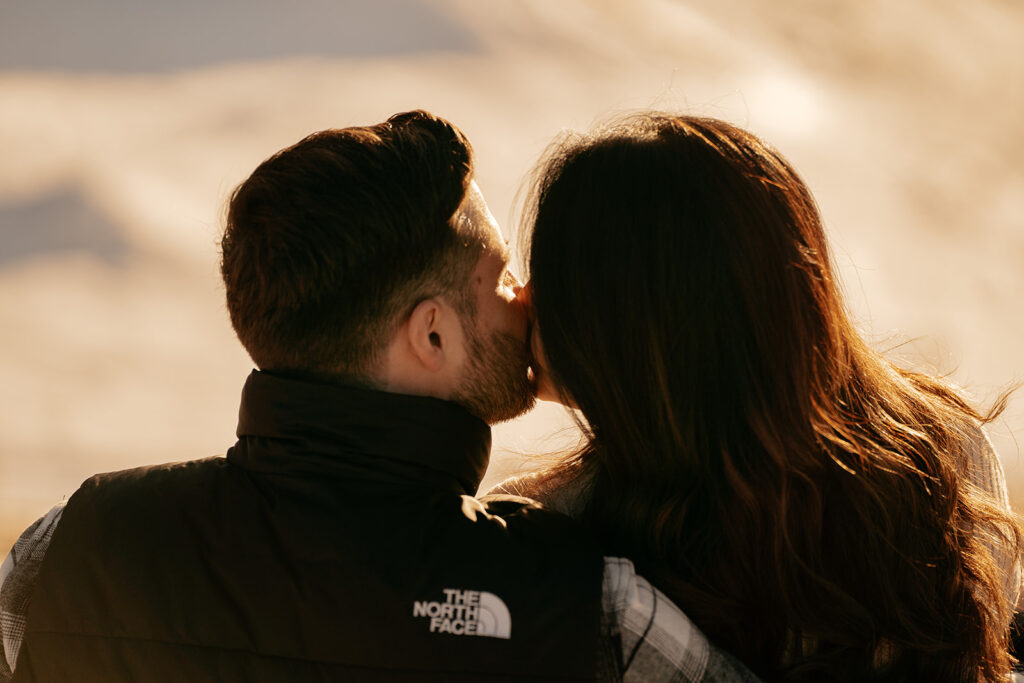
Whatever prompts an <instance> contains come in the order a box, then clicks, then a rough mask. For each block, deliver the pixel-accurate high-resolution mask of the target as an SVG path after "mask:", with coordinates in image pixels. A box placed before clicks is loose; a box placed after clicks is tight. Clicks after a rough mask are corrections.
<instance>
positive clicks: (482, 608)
mask: <svg viewBox="0 0 1024 683" xmlns="http://www.w3.org/2000/svg"><path fill="white" fill-rule="evenodd" d="M443 592H444V601H443V602H440V601H429V600H417V601H415V602H414V603H413V605H412V615H413V616H414V617H424V618H426V619H429V620H430V632H431V633H451V634H453V635H456V636H488V637H491V638H509V637H511V631H512V616H511V614H510V613H509V611H508V607H507V606H506V605H505V602H504V601H503V600H502V599H501V598H499V597H498V596H497V595H495V594H494V593H488V592H487V591H472V590H459V589H458V588H445V589H444V591H443Z"/></svg>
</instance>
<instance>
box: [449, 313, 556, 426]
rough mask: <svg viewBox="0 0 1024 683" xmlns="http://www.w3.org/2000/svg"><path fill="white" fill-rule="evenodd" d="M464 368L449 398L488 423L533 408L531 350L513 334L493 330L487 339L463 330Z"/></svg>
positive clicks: (504, 419) (518, 414) (514, 415)
mask: <svg viewBox="0 0 1024 683" xmlns="http://www.w3.org/2000/svg"><path fill="white" fill-rule="evenodd" d="M466 337H467V351H468V358H467V364H468V365H467V371H466V376H465V377H464V378H463V380H462V382H461V383H460V384H459V388H458V389H457V390H456V391H455V393H454V394H453V395H452V400H453V401H455V402H456V403H458V404H459V405H461V406H462V407H464V408H465V409H466V410H468V411H469V412H471V413H473V414H474V415H476V416H477V417H479V418H480V419H481V420H483V421H484V422H487V423H488V424H497V423H498V422H505V421H506V420H511V419H513V418H516V417H519V416H520V415H522V414H524V413H526V412H527V411H529V410H530V409H531V408H533V405H534V403H535V402H536V398H537V397H536V392H535V389H534V386H533V382H532V380H531V378H530V373H529V367H530V353H529V350H528V348H527V346H526V345H525V344H524V343H523V342H522V341H520V340H518V339H516V338H515V337H514V336H512V335H510V334H507V333H504V332H493V333H492V334H491V335H490V338H489V339H486V340H485V339H484V338H483V335H481V334H480V333H478V332H477V331H476V330H468V329H467V330H466Z"/></svg>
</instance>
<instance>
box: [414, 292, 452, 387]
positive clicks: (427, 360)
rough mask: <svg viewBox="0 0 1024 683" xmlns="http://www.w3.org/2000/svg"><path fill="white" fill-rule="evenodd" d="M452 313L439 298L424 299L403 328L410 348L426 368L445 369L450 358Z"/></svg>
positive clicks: (432, 370) (436, 370)
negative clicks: (449, 318)
mask: <svg viewBox="0 0 1024 683" xmlns="http://www.w3.org/2000/svg"><path fill="white" fill-rule="evenodd" d="M451 314H452V311H451V309H449V308H448V307H446V306H444V305H442V304H441V303H440V302H439V301H438V300H437V299H424V300H423V301H421V302H419V303H418V304H416V308H414V309H412V314H410V315H409V320H408V323H407V324H406V325H405V330H404V333H405V334H406V335H407V340H406V341H407V342H408V348H409V351H410V352H411V353H412V355H413V357H414V358H415V359H416V360H418V361H419V362H420V364H421V365H422V366H423V368H424V369H425V370H428V371H430V372H439V371H441V370H442V369H444V366H445V361H446V360H448V361H450V360H451V358H448V357H447V356H449V355H450V352H451V345H452V342H453V340H452V339H451V338H450V322H451V321H449V320H448V317H449V316H450V315H451Z"/></svg>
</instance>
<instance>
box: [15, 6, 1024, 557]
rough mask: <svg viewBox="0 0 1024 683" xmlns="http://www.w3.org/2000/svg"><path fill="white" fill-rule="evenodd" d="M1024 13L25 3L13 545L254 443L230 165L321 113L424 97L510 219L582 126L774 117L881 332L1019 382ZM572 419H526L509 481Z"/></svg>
mask: <svg viewBox="0 0 1024 683" xmlns="http://www.w3.org/2000/svg"><path fill="white" fill-rule="evenodd" d="M1021 35H1024V5H1021V4H1020V3H1018V2H1015V1H1012V0H975V1H974V2H971V3H964V2H954V1H952V0H905V1H904V2H901V3H891V2H885V1H884V0H860V1H858V2H852V1H844V0H832V1H822V0H814V1H812V0H787V1H785V2H783V1H780V2H771V3H768V2H754V1H753V0H629V1H626V0H587V1H584V0H557V1H554V0H523V1H517V2H510V1H509V0H501V1H498V0H436V1H429V0H386V1H384V0H375V1H370V0H367V1H366V2H351V1H350V2H336V1H329V0H304V1H302V2H296V3H287V4H286V3H272V2H270V1H269V0H254V1H246V0H221V1H220V2H215V3H199V2H195V1H184V2H179V3H136V2H132V1H131V0H93V1H92V2H89V3H72V2H68V1H63V2H62V1H59V0H35V1H34V2H28V0H9V1H8V2H5V3H3V4H2V5H0V547H2V550H0V554H2V553H3V552H6V549H7V547H9V545H10V543H11V542H13V539H14V538H15V536H16V535H17V533H18V532H19V531H20V530H21V529H22V528H23V527H24V526H26V525H27V524H29V523H30V522H31V521H32V520H34V519H35V518H36V517H37V516H39V515H41V514H42V513H43V512H44V511H45V510H47V509H48V508H49V507H50V506H51V505H52V504H54V503H55V502H56V501H58V500H59V499H60V498H61V497H62V496H64V495H67V494H70V493H71V492H72V491H73V490H74V489H75V488H76V487H77V486H78V484H79V483H80V481H81V480H82V479H84V478H85V477H87V476H88V475H90V474H92V473H94V472H98V471H105V470H111V469H118V468H125V467H131V466H136V465H141V464H146V463H154V462H162V461H170V460H183V459H190V458H196V457H203V456H207V455H212V454H217V453H223V452H224V450H225V449H226V448H227V447H228V446H230V445H231V444H232V443H233V441H234V427H235V419H236V414H237V412H236V411H237V400H238V394H239V390H240V388H241V384H242V382H243V380H244V378H245V376H246V374H247V373H248V371H249V369H250V367H251V366H250V363H249V361H248V359H247V357H246V356H245V354H244V352H243V351H242V350H241V348H240V347H239V345H238V344H237V343H236V341H235V340H234V337H233V334H232V331H231V329H230V326H229V324H228V321H227V316H226V313H225V311H224V306H223V303H222V290H221V287H220V284H219V282H218V277H217V252H216V244H217V238H218V232H219V226H220V220H221V215H222V209H223V206H224V203H225V201H226V198H227V196H228V194H229V192H230V191H231V189H232V188H233V187H234V186H235V185H236V184H237V183H238V182H240V181H241V180H242V179H243V178H244V177H245V176H246V175H247V174H248V173H249V172H250V171H251V170H252V169H253V168H254V167H255V165H256V164H257V163H258V162H259V161H261V160H262V159H263V158H265V157H266V156H268V155H269V154H271V153H272V152H274V151H276V150H277V149H279V148H281V147H283V146H285V145H288V144H290V143H292V142H294V141H296V140H298V139H299V138H300V137H302V136H303V135H305V134H307V133H309V132H311V131H313V130H318V129H322V128H327V127H332V126H333V127H337V126H347V125H355V124H368V123H375V122H378V121H380V120H382V119H384V118H385V117H387V116H388V115H390V114H392V113H394V112H396V111H401V110H406V109H411V108H417V107H422V108H427V109H430V110H433V111H435V112H436V113H438V114H441V115H443V116H446V117H448V118H450V119H452V120H453V121H455V122H456V123H457V124H459V125H460V126H461V127H462V128H463V129H464V130H465V131H466V133H467V134H468V135H469V137H470V138H471V139H472V141H473V143H474V145H475V147H476V150H477V154H478V160H479V166H478V180H479V183H480V186H481V188H482V189H483V192H484V194H485V195H486V196H487V197H488V199H489V201H490V203H491V206H492V209H493V211H494V213H495V215H496V216H497V217H498V218H499V220H501V221H503V223H504V224H505V227H506V231H507V232H508V233H509V236H513V235H514V233H515V231H516V228H517V225H516V214H515V210H514V200H515V198H516V194H517V191H518V190H519V188H520V187H521V184H522V181H523V179H524V177H525V175H526V174H527V173H528V171H529V169H530V168H531V167H532V164H533V162H534V161H535V159H536V158H537V156H538V155H539V153H540V152H541V151H542V150H543V148H544V147H545V146H546V144H547V143H548V141H549V140H550V139H551V138H552V136H554V135H555V134H556V133H557V132H558V131H559V130H560V129H562V128H564V127H577V128H579V127H583V128H586V127H588V126H589V125H590V124H591V123H593V122H594V121H596V120H599V119H601V118H604V117H607V116H609V115H613V114H615V113H617V112H621V111H624V110H632V109H637V108H648V107H660V108H670V109H676V110H685V111H688V112H691V113H700V114H705V115H711V116H717V117H720V118H725V119H728V120H730V121H733V122H735V123H738V124H740V125H743V126H746V127H748V128H750V129H752V130H754V131H755V132H757V133H759V134H761V135H762V136H764V137H766V138H767V139H768V140H770V141H771V142H773V143H774V144H775V145H776V146H778V147H779V148H780V149H781V150H782V151H783V153H784V154H786V155H787V156H788V157H789V158H790V160H791V161H792V162H793V163H794V164H795V165H796V167H797V168H798V169H799V170H800V171H801V172H802V173H803V175H804V176H805V178H806V180H807V181H808V183H809V184H810V186H811V188H812V189H813V190H814V192H815V194H816V196H817V198H818V200H819V202H820V204H821V207H822V211H823V213H824V216H825V219H826V223H827V225H828V227H829V229H830V234H831V236H832V239H833V245H834V247H835V253H836V257H837V260H838V262H839V264H840V267H841V269H842V272H843V277H844V282H845V285H846V289H847V293H848V298H849V301H850V306H851V309H852V310H853V312H854V313H855V315H856V317H857V319H858V320H859V321H860V323H861V325H862V328H863V329H864V331H865V333H866V334H868V335H869V337H870V338H871V339H873V340H875V341H876V342H877V343H878V344H879V345H880V346H882V347H884V348H893V347H895V346H896V345H897V344H899V342H901V341H903V340H907V339H911V340H914V341H912V342H910V343H908V344H905V345H903V346H900V347H899V348H898V349H897V350H896V351H895V353H896V354H897V355H898V356H899V357H900V359H901V360H902V362H904V363H908V364H912V365H915V366H917V367H920V368H925V369H932V370H938V371H941V372H952V373H953V377H954V378H955V379H956V381H958V382H959V383H960V384H961V385H962V386H964V387H965V388H966V390H967V391H969V392H970V393H971V394H972V395H973V396H974V397H975V398H976V399H977V400H979V401H981V402H983V403H984V402H985V401H990V400H991V399H992V398H993V397H994V396H995V395H996V394H997V393H998V391H999V389H1000V388H1002V387H1004V386H1005V385H1006V384H1007V383H1009V382H1011V381H1012V380H1014V379H1018V378H1022V377H1024V344H1022V339H1024V318H1022V316H1021V315H1020V310H1021V305H1020V297H1021V294H1022V293H1024V162H1022V161H1021V160H1022V159H1024V117H1022V116H1021V111H1022V109H1024V87H1022V86H1024V60H1022V58H1021V56H1020V49H1019V37H1020V36H1021ZM566 425H567V421H566V420H565V418H564V416H563V415H562V413H561V412H560V411H559V410H558V409H556V408H554V407H552V406H547V405H546V406H543V407H542V408H540V409H538V410H536V411H535V412H534V413H533V414H531V415H529V416H527V417H526V418H523V419H522V420H519V421H516V422H514V423H510V424H506V425H502V426H499V427H498V428H497V429H496V430H495V458H494V460H493V466H492V470H491V472H489V474H488V479H487V482H486V483H487V484H489V483H491V482H494V481H495V480H497V479H499V478H500V477H502V476H504V475H505V474H507V473H509V472H510V471H512V470H514V469H515V468H517V467H522V466H524V464H525V465H528V458H527V457H526V456H527V455H528V454H530V453H534V452H538V451H542V450H546V449H549V448H553V447H557V446H558V444H560V443H565V442H566V440H569V441H571V440H572V437H571V434H567V433H566V432H565V431H564V428H565V426H566ZM560 429H561V430H563V431H562V433H561V436H560V437H559V438H556V439H554V440H552V439H548V438H546V435H548V434H550V433H552V432H554V431H556V430H560ZM1021 434H1024V396H1018V397H1017V399H1016V400H1015V401H1014V402H1013V403H1012V404H1011V407H1010V410H1009V411H1007V413H1006V414H1005V416H1004V418H1003V419H1002V420H1001V421H1000V422H998V423H996V424H995V425H993V427H992V436H993V439H994V441H995V443H996V446H997V448H998V450H999V451H1000V453H1001V455H1002V458H1003V462H1004V465H1005V467H1006V470H1007V474H1008V477H1009V481H1010V490H1011V496H1012V497H1013V499H1014V501H1015V504H1016V507H1018V509H1019V508H1022V507H1024V466H1022V462H1021V454H1020V453H1021V450H1020V447H1019V445H1018V442H1017V440H1018V438H1019V436H1020V435H1021Z"/></svg>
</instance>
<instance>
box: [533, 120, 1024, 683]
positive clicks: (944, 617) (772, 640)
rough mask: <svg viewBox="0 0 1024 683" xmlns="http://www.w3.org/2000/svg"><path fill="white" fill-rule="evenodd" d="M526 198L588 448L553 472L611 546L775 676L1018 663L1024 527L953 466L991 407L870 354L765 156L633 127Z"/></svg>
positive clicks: (544, 311) (811, 220) (899, 673)
mask: <svg viewBox="0 0 1024 683" xmlns="http://www.w3.org/2000/svg"><path fill="white" fill-rule="evenodd" d="M531 204H532V208H531V209H530V211H529V212H528V216H527V219H528V221H529V223H530V224H532V230H531V250H530V276H531V278H532V282H533V302H534V306H535V314H536V321H537V324H538V326H539V330H540V331H541V332H542V334H543V341H544V350H545V355H546V356H547V361H548V363H549V368H548V369H549V371H550V374H551V377H552V379H553V381H554V383H555V385H556V386H557V387H559V390H560V391H562V392H563V393H564V395H565V397H566V399H567V400H569V401H571V402H572V403H574V404H575V405H576V406H578V408H579V411H580V413H581V414H582V418H583V426H584V428H585V430H586V433H587V436H588V440H589V442H588V443H587V445H586V446H585V447H584V448H583V449H582V450H581V451H579V452H576V453H574V454H573V455H571V456H569V457H566V458H565V459H564V460H563V461H561V462H560V463H559V464H557V465H556V466H555V467H554V468H553V469H552V470H551V471H549V472H548V475H549V476H551V477H562V476H565V475H569V476H573V477H577V476H580V477H582V479H581V480H585V481H587V482H589V484H588V485H589V497H588V498H587V503H586V507H585V510H584V512H583V514H582V519H583V520H584V522H585V523H586V524H587V525H588V526H590V527H591V528H592V529H593V530H594V531H595V532H596V533H597V535H598V536H599V538H600V539H601V541H602V543H603V544H604V547H605V550H606V552H608V553H613V554H622V555H625V556H628V557H630V558H632V559H633V560H634V561H635V562H636V563H637V565H638V567H639V568H640V570H641V571H642V572H644V573H645V574H647V575H648V576H649V577H650V578H651V579H652V580H653V581H654V583H655V584H656V585H657V586H658V587H659V588H660V589H661V590H663V591H664V592H665V593H667V594H668V595H669V596H670V597H671V598H672V599H673V600H674V601H675V602H676V603H677V604H678V605H679V606H680V607H681V608H682V609H683V610H684V611H685V612H686V613H687V615H688V616H689V617H690V618H692V619H693V620H694V621H695V622H696V623H697V624H698V625H699V626H700V628H701V629H702V630H703V631H704V632H705V633H706V634H707V635H708V636H709V638H710V639H711V640H712V641H713V642H715V643H716V644H718V645H720V646H721V647H723V648H725V649H726V650H728V651H730V652H732V653H734V654H735V655H737V656H738V657H740V658H741V659H742V660H743V661H744V662H745V663H747V665H748V666H750V667H751V668H752V669H753V670H754V671H755V672H757V673H758V674H759V675H761V676H763V677H765V678H766V679H768V680H787V681H811V680H813V681H821V680H851V681H854V680H855V681H866V680H915V681H916V680H922V681H923V680H928V681H977V680H984V681H995V680H997V679H1000V677H1001V676H1004V675H1005V672H1007V671H1009V668H1010V665H1011V661H1012V660H1011V658H1010V655H1009V654H1008V652H1007V642H1008V641H1007V638H1008V624H1009V621H1010V618H1011V615H1012V609H1013V607H1012V605H1010V604H1009V599H1008V597H1007V585H1008V583H1007V582H1008V577H1007V576H1006V574H1005V571H1004V565H1006V564H1010V565H1012V564H1013V558H1017V557H1019V555H1020V551H1021V544H1022V541H1021V539H1022V533H1024V532H1022V527H1021V525H1020V522H1019V520H1018V519H1017V518H1015V517H1014V516H1013V515H1012V514H1010V513H1008V512H1007V511H1006V510H1005V509H1004V508H1002V507H1000V505H999V504H998V501H996V500H994V499H993V498H992V497H991V496H990V495H989V494H987V493H986V492H984V491H983V490H981V489H980V488H979V487H978V486H976V485H974V484H972V483H971V481H970V476H969V475H970V473H969V472H967V468H968V467H969V463H970V462H971V460H972V458H971V455H972V454H971V449H972V448H976V447H978V446H977V444H978V441H979V440H982V441H983V440H984V436H983V435H982V433H981V430H980V426H981V424H982V423H984V422H985V421H986V420H987V419H991V418H992V417H993V416H994V415H995V414H997V413H998V412H999V410H1001V408H1002V406H1003V405H1005V396H1004V398H1003V399H1001V401H1000V402H998V403H997V406H996V408H995V409H994V410H993V411H991V412H990V413H989V414H988V415H981V414H979V412H978V411H977V410H976V409H974V408H972V407H971V406H970V405H969V404H968V403H967V402H966V401H965V400H964V399H963V398H961V396H960V395H959V394H958V392H957V391H956V390H955V389H954V388H952V387H951V386H950V385H949V384H947V383H946V382H944V381H942V380H940V379H936V378H933V377H929V376H926V375H923V374H918V373H914V372H910V371H907V370H905V369H901V368H899V367H897V366H896V365H894V364H893V363H892V362H890V361H889V360H887V359H886V358H884V357H883V356H882V355H880V354H879V353H878V352H876V351H875V350H873V349H872V348H871V347H870V346H869V345H868V344H867V343H866V342H865V341H864V339H863V338H862V337H861V335H860V334H859V333H858V332H857V330H856V329H855V327H854V325H853V324H852V323H851V321H850V317H849V316H848V314H847V312H846V310H845V307H844V303H843V299H842V296H841V294H840V289H839V287H838V284H837V282H836V277H835V275H834V268H833V265H832V264H831V263H830V257H829V250H828V247H827V244H826V238H825V234H824V231H823V228H822V223H821V219H820V216H819V212H818V209H817V207H816V205H815V202H814V200H813V198H812V197H811V194H810V193H809V191H808V189H807V187H806V186H805V184H804V183H803V181H802V180H801V179H800V177H799V176H798V175H797V173H796V172H795V171H794V169H793V168H792V167H791V166H790V164H789V163H787V162H786V160H785V159H783V158H782V157H781V156H780V155H779V154H778V152H776V151H775V150H774V149H773V148H772V147H770V146H768V145H767V144H765V143H764V142H762V141H761V140H760V139H758V138H757V137H755V136H754V135H752V134H750V133H748V132H746V131H744V130H742V129H740V128H737V127H735V126H732V125H730V124H728V123H725V122H722V121H718V120H713V119H706V118H695V117H688V116H672V115H667V114H657V113H650V114H644V115H640V116H638V117H634V118H632V119H630V120H628V121H626V122H625V123H621V124H618V125H616V126H615V127H612V128H610V129H605V130H603V131H600V132H598V133H596V134H594V135H590V136H576V137H571V138H568V139H565V140H562V141H561V143H560V144H558V145H557V146H556V147H555V148H554V151H553V152H551V153H549V156H548V157H547V159H546V160H545V161H544V162H543V164H542V166H541V167H540V169H539V171H538V174H537V185H536V187H535V190H534V193H533V202H532V203H531ZM581 473H582V475H581ZM583 475H585V476H583Z"/></svg>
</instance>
